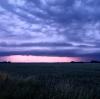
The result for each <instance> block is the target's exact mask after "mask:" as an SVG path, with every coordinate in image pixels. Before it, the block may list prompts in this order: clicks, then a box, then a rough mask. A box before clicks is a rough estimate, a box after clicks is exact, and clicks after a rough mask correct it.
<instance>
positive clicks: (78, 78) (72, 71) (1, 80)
mask: <svg viewBox="0 0 100 99" xmlns="http://www.w3.org/2000/svg"><path fill="white" fill-rule="evenodd" d="M0 71H1V72H0V99H100V64H99V63H97V64H92V63H88V64H87V63H84V64H81V63H76V64H73V63H70V64H69V63H68V64H66V63H65V64H57V63H56V64H9V63H8V64H6V63H5V64H4V63H3V64H0Z"/></svg>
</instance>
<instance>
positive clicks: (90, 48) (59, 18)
mask: <svg viewBox="0 0 100 99" xmlns="http://www.w3.org/2000/svg"><path fill="white" fill-rule="evenodd" d="M13 54H14V55H15V54H18V55H19V54H20V55H26V54H27V55H29V54H30V55H52V56H53V55H54V56H75V57H78V56H80V57H83V56H85V57H93V58H99V56H100V0H0V55H1V56H4V55H13Z"/></svg>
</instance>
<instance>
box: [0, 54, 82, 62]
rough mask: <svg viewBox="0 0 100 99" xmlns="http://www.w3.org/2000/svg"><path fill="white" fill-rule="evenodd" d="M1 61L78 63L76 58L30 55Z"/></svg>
mask: <svg viewBox="0 0 100 99" xmlns="http://www.w3.org/2000/svg"><path fill="white" fill-rule="evenodd" d="M0 60H1V61H10V62H24V63H30V62H36V63H38V62H50V63H52V62H71V61H80V60H81V59H80V58H78V57H53V56H32V55H11V56H3V57H1V58H0Z"/></svg>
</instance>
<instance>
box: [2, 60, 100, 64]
mask: <svg viewBox="0 0 100 99" xmlns="http://www.w3.org/2000/svg"><path fill="white" fill-rule="evenodd" d="M0 63H12V62H6V61H3V62H0ZM56 63H57V62H56ZM67 63H100V61H97V60H92V61H89V62H83V61H79V62H76V61H71V62H67Z"/></svg>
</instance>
